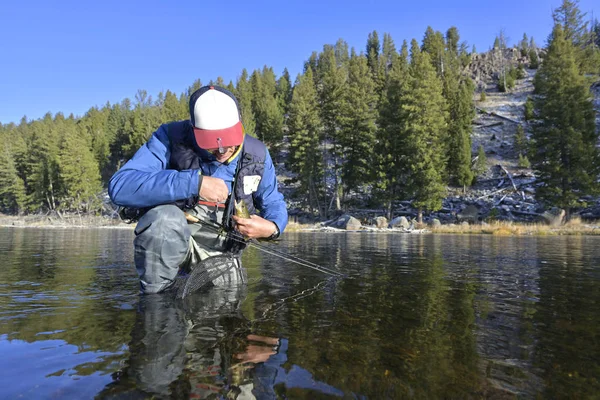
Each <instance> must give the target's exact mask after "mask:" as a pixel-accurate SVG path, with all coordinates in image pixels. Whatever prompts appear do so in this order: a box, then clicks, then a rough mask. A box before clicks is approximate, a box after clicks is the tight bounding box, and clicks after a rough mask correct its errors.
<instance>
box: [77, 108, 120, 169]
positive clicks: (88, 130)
mask: <svg viewBox="0 0 600 400" xmlns="http://www.w3.org/2000/svg"><path fill="white" fill-rule="evenodd" d="M109 114H110V108H109V107H104V108H102V110H99V109H98V108H96V107H92V108H90V109H89V110H88V112H87V113H86V114H85V116H84V117H83V118H81V119H80V120H79V121H78V122H77V125H78V129H79V130H80V132H81V133H82V134H83V135H84V136H85V137H86V139H87V142H88V143H89V144H90V148H91V151H92V153H93V154H94V157H95V158H96V161H97V162H98V165H99V166H100V170H101V171H102V175H103V177H105V178H106V180H108V179H109V178H110V176H111V175H112V174H111V172H112V169H111V168H110V144H111V143H112V141H113V140H114V137H113V136H112V135H111V134H112V132H110V131H109V130H108V129H107V122H108V116H109Z"/></svg>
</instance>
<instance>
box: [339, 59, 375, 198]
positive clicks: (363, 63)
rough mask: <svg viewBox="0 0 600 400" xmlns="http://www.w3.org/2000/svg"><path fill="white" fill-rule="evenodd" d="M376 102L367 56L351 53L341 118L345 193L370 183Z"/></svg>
mask: <svg viewBox="0 0 600 400" xmlns="http://www.w3.org/2000/svg"><path fill="white" fill-rule="evenodd" d="M376 105H377V94H376V93H375V83H374V82H373V79H372V75H371V71H370V69H369V65H368V63H367V58H366V57H364V56H359V55H356V54H353V55H351V56H350V62H349V63H348V82H347V85H346V87H345V90H344V96H343V103H342V107H341V120H340V128H341V131H340V134H341V144H342V148H343V153H344V164H343V165H342V182H343V184H344V189H345V194H347V193H349V192H350V191H351V190H360V189H361V188H363V187H366V186H367V185H369V184H371V183H372V182H371V177H372V171H373V156H374V152H373V149H374V146H375V129H376V126H375V120H376V117H377V112H376Z"/></svg>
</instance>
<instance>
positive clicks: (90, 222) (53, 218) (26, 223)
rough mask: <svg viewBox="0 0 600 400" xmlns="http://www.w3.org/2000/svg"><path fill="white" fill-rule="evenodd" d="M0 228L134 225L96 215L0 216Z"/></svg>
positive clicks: (124, 226) (113, 226)
mask: <svg viewBox="0 0 600 400" xmlns="http://www.w3.org/2000/svg"><path fill="white" fill-rule="evenodd" d="M0 226H4V227H8V226H10V227H57V228H128V227H131V228H132V227H133V226H134V225H130V224H126V223H124V222H123V221H121V220H119V219H114V218H108V217H106V216H97V215H77V214H62V215H60V216H59V215H57V214H53V215H49V214H47V215H25V216H19V217H17V216H11V215H0Z"/></svg>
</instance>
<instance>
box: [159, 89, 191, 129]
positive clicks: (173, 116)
mask: <svg viewBox="0 0 600 400" xmlns="http://www.w3.org/2000/svg"><path fill="white" fill-rule="evenodd" d="M189 118H190V116H189V110H188V107H182V105H181V103H180V102H179V99H177V96H176V95H175V93H173V92H171V91H170V90H167V92H166V93H165V100H164V101H163V105H162V109H161V116H160V121H161V123H167V122H171V121H179V120H182V119H189Z"/></svg>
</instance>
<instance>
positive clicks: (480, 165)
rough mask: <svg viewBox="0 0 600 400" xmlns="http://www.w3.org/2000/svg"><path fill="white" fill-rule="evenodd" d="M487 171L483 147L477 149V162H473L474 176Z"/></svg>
mask: <svg viewBox="0 0 600 400" xmlns="http://www.w3.org/2000/svg"><path fill="white" fill-rule="evenodd" d="M486 170H487V157H486V155H485V150H484V149H483V145H479V147H478V148H477V161H476V162H475V168H474V172H475V175H481V174H483V173H484V172H485V171H486Z"/></svg>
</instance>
